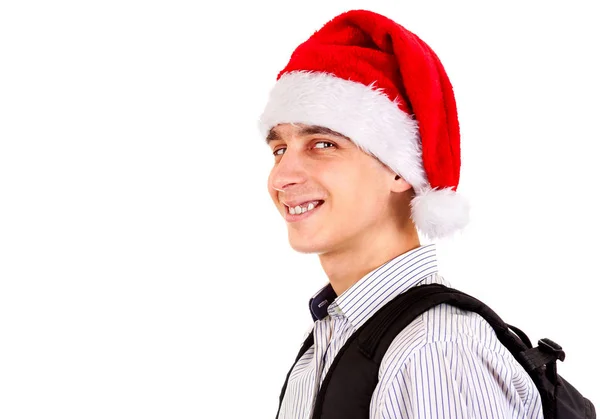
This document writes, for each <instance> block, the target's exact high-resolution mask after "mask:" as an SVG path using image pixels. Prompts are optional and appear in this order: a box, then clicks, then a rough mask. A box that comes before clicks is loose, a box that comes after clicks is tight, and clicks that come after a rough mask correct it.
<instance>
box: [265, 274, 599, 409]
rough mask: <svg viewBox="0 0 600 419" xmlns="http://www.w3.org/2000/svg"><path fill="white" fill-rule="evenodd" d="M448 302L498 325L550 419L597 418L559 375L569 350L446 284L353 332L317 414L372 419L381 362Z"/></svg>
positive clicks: (390, 307) (391, 307)
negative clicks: (404, 334)
mask: <svg viewBox="0 0 600 419" xmlns="http://www.w3.org/2000/svg"><path fill="white" fill-rule="evenodd" d="M442 303H445V304H450V305H453V306H456V307H458V308H460V309H463V310H468V311H473V312H475V313H478V314H480V315H481V316H482V317H483V318H484V319H485V320H486V321H487V322H488V323H489V324H490V325H491V326H492V327H493V328H494V331H495V332H496V335H497V336H498V339H499V340H500V342H501V343H502V344H503V345H504V346H506V347H507V348H508V349H509V350H510V352H511V353H512V355H513V356H514V357H515V358H516V359H517V360H518V361H519V363H520V364H521V365H522V366H523V368H524V369H525V371H527V373H528V374H529V376H530V377H531V378H532V380H533V382H534V383H535V385H536V387H537V389H538V391H539V393H540V396H541V400H542V404H543V412H544V418H545V419H595V418H596V411H595V409H594V405H593V404H592V403H591V402H590V401H589V400H588V399H586V398H585V397H583V396H582V395H581V394H580V393H579V392H578V391H577V390H576V389H575V388H574V387H573V386H572V385H571V384H569V383H568V382H567V381H566V380H565V379H564V378H562V377H561V376H560V375H558V374H557V372H556V361H557V360H558V359H560V360H561V361H563V360H564V359H565V353H564V351H563V349H562V348H561V347H560V346H559V345H558V344H556V343H554V342H552V341H551V340H550V339H541V340H540V341H539V342H538V346H537V347H536V348H533V347H532V345H531V341H530V340H529V338H528V337H527V335H525V333H523V332H522V331H521V330H519V329H517V328H516V327H514V326H510V325H508V324H506V323H504V321H502V319H501V318H500V317H498V315H497V314H496V313H494V312H493V311H492V310H491V309H490V308H489V307H488V306H486V305H485V304H483V303H482V302H481V301H479V300H477V299H475V298H473V297H471V296H470V295H467V294H465V293H463V292H460V291H458V290H455V289H453V288H448V287H446V286H444V285H440V284H430V285H420V286H416V287H412V288H411V289H409V290H408V291H406V292H404V293H402V294H400V295H398V296H397V297H396V298H394V299H393V300H392V301H390V302H389V303H387V304H386V305H385V306H383V307H382V308H381V309H380V310H378V311H377V312H376V313H375V314H374V315H373V316H372V317H371V318H370V319H369V320H367V322H365V324H364V325H362V326H361V327H360V328H359V329H358V330H357V331H356V332H355V333H353V334H352V335H351V336H350V338H349V339H348V341H347V342H346V343H345V344H344V346H343V347H342V348H341V349H340V351H339V353H338V354H337V355H336V357H335V359H334V360H333V363H332V365H331V367H330V369H329V371H328V372H327V375H326V376H325V379H324V380H323V383H322V385H321V388H320V389H319V392H318V394H317V399H316V402H315V406H314V410H313V414H312V418H313V419H368V418H369V405H370V401H371V397H372V395H373V392H374V390H375V387H376V385H377V381H378V372H379V365H380V364H381V360H382V359H383V356H384V355H385V353H386V351H387V350H388V348H389V346H390V344H391V343H392V341H393V340H394V339H395V338H396V336H397V335H398V333H400V331H402V329H404V328H405V327H406V326H408V324H410V323H411V322H412V321H413V320H414V319H415V318H416V317H417V316H419V315H420V314H422V313H423V312H425V311H427V310H429V309H431V308H433V307H434V306H436V305H438V304H442ZM313 343H314V337H313V333H312V332H311V333H310V334H309V335H308V337H307V338H306V340H305V341H304V343H303V344H302V348H301V349H300V352H299V353H298V356H297V357H296V360H295V361H294V365H295V364H296V362H298V360H299V359H300V357H301V356H302V355H303V354H304V353H305V352H306V351H307V350H308V348H310V347H311V346H312V345H313ZM293 368H294V366H292V368H291V369H290V371H289V372H288V374H287V377H286V379H285V384H284V385H283V389H282V390H281V395H280V396H279V410H278V411H277V416H279V411H280V410H281V403H282V401H283V396H284V394H285V390H286V388H287V383H288V379H289V377H290V373H291V372H292V369H293ZM348 383H351V385H349V384H348ZM277 416H276V418H277Z"/></svg>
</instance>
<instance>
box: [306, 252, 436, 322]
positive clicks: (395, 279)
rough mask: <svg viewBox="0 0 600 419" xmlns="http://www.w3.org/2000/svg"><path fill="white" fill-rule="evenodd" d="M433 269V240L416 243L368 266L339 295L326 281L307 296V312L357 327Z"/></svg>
mask: <svg viewBox="0 0 600 419" xmlns="http://www.w3.org/2000/svg"><path fill="white" fill-rule="evenodd" d="M437 271H438V266H437V255H436V246H435V243H432V244H428V245H424V246H420V247H418V248H416V249H413V250H411V251H408V252H406V253H403V254H401V255H399V256H396V257H395V258H394V259H392V260H389V261H388V262H386V263H384V264H383V265H381V266H379V267H378V268H376V269H374V270H372V271H371V272H369V273H368V274H366V275H365V276H363V277H362V278H361V279H360V280H359V281H358V282H356V283H355V284H354V285H352V286H351V287H350V288H348V289H347V290H346V291H345V292H344V293H342V295H340V296H338V295H337V294H336V293H335V291H334V289H333V287H332V286H331V284H330V283H328V284H327V285H325V286H324V287H323V288H321V289H320V290H319V291H318V292H317V293H316V294H315V295H314V296H313V297H312V298H311V299H310V300H309V303H308V305H309V308H310V313H311V315H312V318H313V320H314V321H317V320H322V319H324V318H325V317H326V316H327V315H328V314H329V315H331V316H336V315H342V316H345V317H347V318H348V320H349V321H350V323H352V325H353V326H354V327H355V328H356V329H358V328H359V327H360V326H361V325H363V324H364V323H365V322H366V321H367V320H368V319H369V317H371V316H372V315H373V314H374V313H375V312H376V311H377V310H379V309H380V308H381V307H383V306H384V305H385V304H386V303H388V302H389V301H391V300H392V299H394V298H395V297H396V296H397V295H399V294H401V293H403V292H404V291H406V290H408V289H409V288H411V287H413V286H414V285H416V284H418V283H419V282H420V281H422V280H423V279H424V278H425V277H427V276H429V275H432V274H435V273H437Z"/></svg>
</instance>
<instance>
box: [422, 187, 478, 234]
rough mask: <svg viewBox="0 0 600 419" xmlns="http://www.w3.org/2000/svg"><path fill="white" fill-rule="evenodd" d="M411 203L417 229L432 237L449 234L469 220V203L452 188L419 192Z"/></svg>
mask: <svg viewBox="0 0 600 419" xmlns="http://www.w3.org/2000/svg"><path fill="white" fill-rule="evenodd" d="M410 205H411V213H412V219H413V222H414V223H415V225H416V227H417V229H419V230H420V231H421V232H422V233H423V234H424V235H425V236H427V237H429V238H431V239H434V238H442V237H445V236H449V235H450V234H452V233H454V232H456V231H458V230H460V229H462V228H463V227H464V226H466V225H467V224H468V222H469V203H468V202H467V200H466V199H464V198H463V197H462V196H460V195H459V194H457V193H456V192H455V191H453V190H452V189H451V188H444V189H427V190H425V191H422V192H417V195H416V196H415V197H414V198H413V200H412V201H411V203H410Z"/></svg>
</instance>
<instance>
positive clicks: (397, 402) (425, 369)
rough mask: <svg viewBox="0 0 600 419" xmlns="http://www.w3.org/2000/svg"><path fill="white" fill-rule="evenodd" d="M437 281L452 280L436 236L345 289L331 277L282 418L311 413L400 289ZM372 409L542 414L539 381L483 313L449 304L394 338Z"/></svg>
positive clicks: (374, 413) (380, 414)
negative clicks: (347, 351)
mask: <svg viewBox="0 0 600 419" xmlns="http://www.w3.org/2000/svg"><path fill="white" fill-rule="evenodd" d="M430 283H441V284H444V285H446V286H450V284H449V283H448V282H447V281H446V280H444V279H443V278H442V277H441V276H440V275H439V274H438V269H437V258H436V247H435V244H429V245H424V246H421V247H419V248H417V249H414V250H411V251H409V252H407V253H404V254H402V255H399V256H397V257H396V258H394V259H392V260H390V261H388V262H386V263H385V264H383V265H382V266H380V267H378V268H377V269H375V270H373V271H371V272H370V273H368V274H367V275H365V276H364V277H363V278H362V279H361V280H360V281H358V282H357V283H356V284H354V285H353V286H352V287H350V288H349V289H348V290H346V291H345V292H344V293H342V295H340V296H336V294H335V292H334V290H333V288H332V287H331V284H328V285H326V286H325V287H323V288H322V289H321V290H320V291H319V292H318V293H317V294H315V296H314V297H313V298H311V300H310V304H309V305H310V309H311V315H312V316H313V320H315V322H314V326H313V328H314V338H315V344H314V345H313V346H311V347H310V348H309V349H308V351H306V353H305V354H304V355H303V356H302V357H301V358H300V359H299V360H298V362H297V363H296V365H295V366H294V368H293V370H292V372H291V374H290V377H289V382H288V386H287V389H286V393H285V395H284V398H283V402H282V406H281V410H280V413H279V417H278V419H309V418H310V417H311V415H312V411H313V407H314V402H315V400H316V396H317V391H318V389H319V388H320V386H321V384H322V382H323V379H324V378H325V375H326V374H327V371H328V369H329V367H330V366H331V364H332V362H333V360H334V358H335V356H336V354H337V353H338V351H339V350H340V348H341V347H342V346H343V345H344V344H345V342H346V341H347V340H348V338H349V337H350V335H352V334H353V333H354V332H355V331H356V330H357V329H358V328H360V327H361V326H362V325H363V324H364V323H365V322H366V321H367V320H368V319H369V318H370V317H371V316H372V315H373V314H374V313H375V312H376V311H377V310H379V309H380V308H381V307H383V306H384V305H385V304H386V303H387V302H389V301H390V300H392V299H393V298H394V297H396V296H397V295H398V294H400V293H402V292H404V291H406V290H407V289H409V288H410V287H413V286H417V285H422V284H430ZM309 333H310V332H309ZM306 336H308V333H307V334H306V335H305V337H306ZM303 340H304V339H303ZM369 416H370V418H371V419H391V418H413V417H418V418H452V419H459V418H535V419H542V417H543V416H542V405H541V399H540V395H539V392H538V391H537V389H536V387H535V385H534V383H533V381H532V380H531V378H530V377H529V375H528V374H527V373H526V372H525V370H524V369H523V368H522V367H521V365H520V364H519V363H518V362H517V361H516V359H515V358H514V357H513V356H512V355H511V354H510V352H509V351H508V349H506V348H505V347H504V346H503V345H502V344H501V343H500V341H498V339H497V337H496V334H495V332H494V330H493V329H492V327H491V326H490V325H489V324H488V323H487V322H486V321H485V320H483V318H482V317H481V316H479V315H478V314H475V313H473V312H468V311H463V310H460V309H457V308H456V307H452V306H449V305H447V304H441V305H439V306H437V307H434V308H432V309H431V310H429V311H427V312H425V313H423V314H422V315H421V316H419V317H417V318H416V319H415V320H414V321H413V322H412V323H411V324H410V325H409V326H408V327H406V328H405V329H404V330H403V331H402V332H400V333H399V334H398V336H397V337H396V338H395V339H394V341H393V342H392V344H391V346H390V347H389V349H388V351H387V352H386V354H385V356H384V358H383V361H382V363H381V367H380V369H379V382H378V384H377V387H376V388H375V391H374V393H373V397H372V399H371V405H370V415H369Z"/></svg>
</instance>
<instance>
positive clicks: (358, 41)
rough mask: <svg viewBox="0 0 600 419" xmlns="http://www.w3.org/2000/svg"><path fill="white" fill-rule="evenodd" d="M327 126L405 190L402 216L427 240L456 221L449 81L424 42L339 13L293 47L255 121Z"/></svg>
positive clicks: (456, 158) (461, 202)
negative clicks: (408, 195)
mask: <svg viewBox="0 0 600 419" xmlns="http://www.w3.org/2000/svg"><path fill="white" fill-rule="evenodd" d="M281 123H302V124H307V125H319V126H323V127H327V128H330V129H332V130H334V131H337V132H339V133H341V134H344V135H345V136H347V137H348V138H350V139H351V140H352V141H353V142H354V143H355V144H356V145H357V146H358V147H359V148H360V149H362V150H363V151H365V152H366V153H369V154H371V155H373V156H374V157H376V158H377V159H379V160H380V161H381V162H382V163H383V164H385V165H386V166H388V167H389V168H390V169H392V170H393V171H394V172H396V173H397V174H398V175H400V176H402V177H403V178H404V179H405V180H406V181H407V182H408V183H410V184H411V186H412V187H413V189H414V190H415V197H414V198H413V200H412V202H411V218H412V220H413V222H414V223H415V225H416V227H417V228H418V229H419V230H420V231H421V232H422V233H423V234H425V235H426V236H427V237H429V238H440V237H444V236H447V235H450V234H451V233H453V232H455V231H457V230H459V229H461V228H463V227H464V226H465V225H466V224H467V223H468V219H469V205H468V203H467V201H466V200H465V199H464V198H463V197H461V196H460V195H458V194H457V192H456V189H457V187H458V181H459V177H460V133H459V126H458V118H457V114H456V103H455V100H454V93H453V91H452V85H451V84H450V80H449V79H448V76H447V75H446V72H445V70H444V68H443V66H442V64H441V62H440V60H439V58H438V57H437V55H436V54H435V53H434V52H433V51H432V50H431V48H430V47H429V46H428V45H427V44H425V42H423V41H422V40H421V39H419V38H418V37H417V36H416V35H415V34H413V33H412V32H410V31H408V30H407V29H405V28H404V27H402V26H400V25H399V24H397V23H396V22H394V21H392V20H390V19H388V18H386V17H385V16H382V15H379V14H377V13H373V12H370V11H365V10H353V11H349V12H345V13H343V14H341V15H339V16H337V17H335V18H334V19H332V20H331V21H329V22H328V23H326V24H325V25H324V26H323V27H322V28H321V29H320V30H319V31H317V32H315V33H314V34H313V35H312V36H311V37H310V38H309V39H308V40H307V41H306V42H304V43H302V44H301V45H300V46H298V48H296V50H295V51H294V52H293V54H292V56H291V58H290V61H289V63H288V64H287V66H286V67H285V68H284V69H283V70H282V71H281V72H280V73H279V74H278V76H277V81H276V83H275V86H274V87H273V89H272V90H271V93H270V96H269V99H268V102H267V105H266V107H265V109H264V112H263V114H262V116H261V118H260V123H259V126H260V130H261V134H262V135H263V136H266V135H267V134H268V132H269V130H270V129H271V128H273V127H274V126H276V125H278V124H281Z"/></svg>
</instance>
